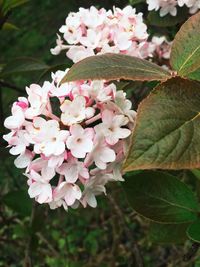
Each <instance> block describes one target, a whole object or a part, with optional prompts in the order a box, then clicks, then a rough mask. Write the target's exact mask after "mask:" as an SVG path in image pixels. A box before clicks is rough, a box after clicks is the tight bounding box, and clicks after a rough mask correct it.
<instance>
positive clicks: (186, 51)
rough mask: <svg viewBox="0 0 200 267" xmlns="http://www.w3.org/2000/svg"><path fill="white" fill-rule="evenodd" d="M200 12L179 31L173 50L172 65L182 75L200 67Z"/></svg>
mask: <svg viewBox="0 0 200 267" xmlns="http://www.w3.org/2000/svg"><path fill="white" fill-rule="evenodd" d="M199 58H200V12H199V13H197V14H196V15H194V16H192V17H190V18H189V19H188V20H187V21H186V22H185V23H184V24H183V26H182V27H181V29H180V30H179V32H178V33H177V35H176V37H175V39H174V42H173V45H172V51H171V59H170V60H171V65H172V67H173V68H174V69H175V70H177V71H178V73H179V74H180V75H187V74H189V73H191V72H193V71H195V70H196V69H198V68H199V67H200V60H199Z"/></svg>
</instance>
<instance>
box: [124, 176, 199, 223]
mask: <svg viewBox="0 0 200 267" xmlns="http://www.w3.org/2000/svg"><path fill="white" fill-rule="evenodd" d="M123 187H124V189H125V193H126V195H127V198H128V200H129V203H130V205H131V206H132V208H133V209H134V210H135V211H136V212H137V213H139V214H140V215H142V216H143V217H145V218H147V219H150V220H152V221H156V222H159V223H167V224H171V223H186V222H192V221H194V220H195V219H196V218H197V212H198V202H197V200H196V197H195V196H194V194H193V192H192V191H191V190H190V188H189V187H188V186H187V185H186V184H184V183H183V182H181V181H180V180H179V179H177V178H176V177H174V176H172V175H169V174H167V173H163V172H155V171H145V172H142V173H141V174H138V175H134V176H133V177H130V178H129V179H126V180H125V183H123Z"/></svg>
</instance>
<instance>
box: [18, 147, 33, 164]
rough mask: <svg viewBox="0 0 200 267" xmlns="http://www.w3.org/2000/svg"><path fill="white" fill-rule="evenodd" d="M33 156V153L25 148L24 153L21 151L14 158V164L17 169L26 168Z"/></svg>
mask: <svg viewBox="0 0 200 267" xmlns="http://www.w3.org/2000/svg"><path fill="white" fill-rule="evenodd" d="M33 157H34V153H33V152H31V151H29V150H28V149H26V150H25V151H24V153H22V154H21V155H19V156H18V157H17V158H16V159H15V161H14V164H15V166H16V167H17V168H19V169H23V168H26V167H27V166H28V165H29V164H30V163H31V160H32V159H33Z"/></svg>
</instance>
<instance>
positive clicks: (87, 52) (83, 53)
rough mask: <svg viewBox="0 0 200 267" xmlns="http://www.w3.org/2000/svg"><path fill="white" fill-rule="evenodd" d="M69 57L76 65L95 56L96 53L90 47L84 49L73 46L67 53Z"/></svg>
mask: <svg viewBox="0 0 200 267" xmlns="http://www.w3.org/2000/svg"><path fill="white" fill-rule="evenodd" d="M66 55H67V57H68V58H70V59H71V60H72V61H73V62H74V63H76V62H78V61H80V60H82V59H84V58H86V57H91V56H94V55H95V54H94V51H93V49H92V48H90V47H87V48H86V47H84V46H72V47H71V48H70V49H69V50H68V51H67V54H66Z"/></svg>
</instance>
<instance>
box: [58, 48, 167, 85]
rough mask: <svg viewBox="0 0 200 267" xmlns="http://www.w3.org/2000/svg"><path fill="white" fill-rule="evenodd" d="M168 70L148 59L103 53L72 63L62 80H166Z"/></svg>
mask: <svg viewBox="0 0 200 267" xmlns="http://www.w3.org/2000/svg"><path fill="white" fill-rule="evenodd" d="M168 78H170V73H169V71H167V70H165V69H163V68H161V67H159V66H157V65H156V64H154V63H151V62H149V61H146V60H143V59H139V58H136V57H132V56H126V55H122V54H112V53H108V54H104V55H97V56H92V57H88V58H85V59H83V60H81V61H80V62H78V63H76V64H74V65H73V66H72V68H71V69H70V70H69V72H68V73H67V74H66V76H65V77H64V78H63V80H62V82H61V83H63V82H67V81H68V82H69V81H76V80H88V79H89V80H102V79H103V80H107V81H110V80H119V79H124V80H141V81H153V80H161V81H162V80H166V79H168Z"/></svg>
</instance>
